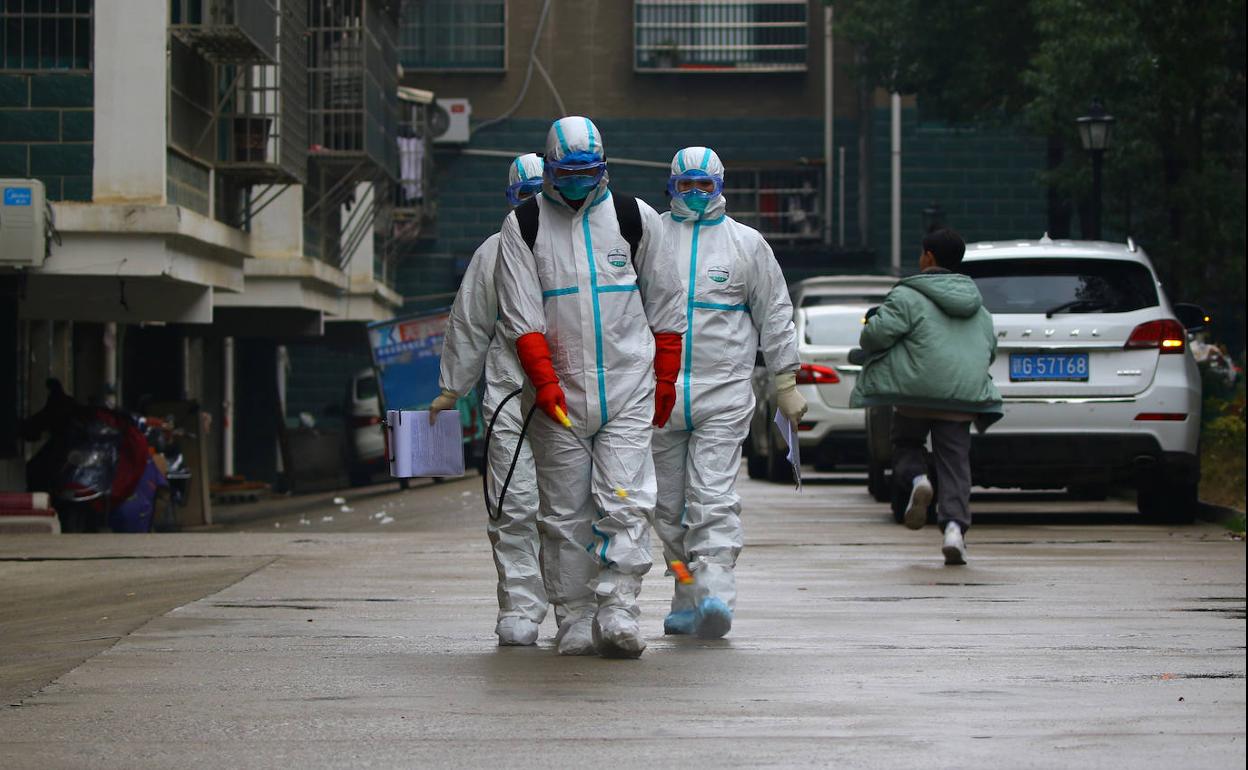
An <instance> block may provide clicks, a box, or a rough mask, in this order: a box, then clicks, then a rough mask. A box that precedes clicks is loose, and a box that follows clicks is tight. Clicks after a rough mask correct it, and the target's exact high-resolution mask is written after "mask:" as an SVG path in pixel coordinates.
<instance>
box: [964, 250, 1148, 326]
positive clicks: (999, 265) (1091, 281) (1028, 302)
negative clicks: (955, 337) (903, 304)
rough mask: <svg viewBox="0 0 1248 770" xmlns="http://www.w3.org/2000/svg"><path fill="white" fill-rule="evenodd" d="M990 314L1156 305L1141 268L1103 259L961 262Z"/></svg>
mask: <svg viewBox="0 0 1248 770" xmlns="http://www.w3.org/2000/svg"><path fill="white" fill-rule="evenodd" d="M960 271H961V272H963V273H965V274H967V275H969V276H971V277H972V278H974V279H975V284H976V285H977V286H978V287H979V291H980V294H982V295H983V296H984V306H985V307H987V308H988V310H989V311H990V312H993V313H1045V312H1049V311H1054V310H1058V309H1061V310H1069V311H1070V312H1076V313H1128V312H1130V311H1132V310H1140V309H1142V308H1146V307H1155V306H1156V305H1157V304H1158V298H1157V287H1156V285H1155V284H1154V282H1153V276H1152V273H1150V272H1149V270H1148V268H1146V267H1145V266H1144V265H1141V264H1138V263H1136V262H1123V261H1118V260H1108V259H994V260H984V261H972V262H963V263H962V266H961V268H960Z"/></svg>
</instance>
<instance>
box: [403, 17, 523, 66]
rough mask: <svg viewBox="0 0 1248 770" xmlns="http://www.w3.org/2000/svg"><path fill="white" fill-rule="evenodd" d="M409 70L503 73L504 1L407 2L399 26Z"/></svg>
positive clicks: (504, 55) (404, 60)
mask: <svg viewBox="0 0 1248 770" xmlns="http://www.w3.org/2000/svg"><path fill="white" fill-rule="evenodd" d="M399 58H400V60H401V62H402V63H403V66H404V67H406V68H407V69H415V70H421V69H425V70H430V69H434V70H471V71H474V72H479V71H482V70H486V71H490V70H493V71H501V70H504V69H506V68H507V5H506V3H505V2H504V0H407V1H406V2H404V3H403V16H402V20H401V21H400V27H399Z"/></svg>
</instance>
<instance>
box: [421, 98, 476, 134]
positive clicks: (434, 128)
mask: <svg viewBox="0 0 1248 770" xmlns="http://www.w3.org/2000/svg"><path fill="white" fill-rule="evenodd" d="M434 104H435V108H434V110H433V111H432V112H431V113H430V115H429V133H430V135H431V136H433V141H434V142H435V143H437V144H467V143H468V137H469V132H468V118H470V117H472V104H471V103H470V102H469V101H468V100H467V99H436V100H435V101H434Z"/></svg>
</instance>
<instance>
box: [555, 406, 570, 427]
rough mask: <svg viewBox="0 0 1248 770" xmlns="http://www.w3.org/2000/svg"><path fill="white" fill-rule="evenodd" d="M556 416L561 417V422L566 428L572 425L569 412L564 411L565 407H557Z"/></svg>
mask: <svg viewBox="0 0 1248 770" xmlns="http://www.w3.org/2000/svg"><path fill="white" fill-rule="evenodd" d="M555 416H556V417H558V418H559V422H561V423H562V424H563V427H565V428H571V427H572V421H571V420H570V419H568V415H567V413H566V412H564V411H563V409H561V408H559V407H558V406H556V407H555Z"/></svg>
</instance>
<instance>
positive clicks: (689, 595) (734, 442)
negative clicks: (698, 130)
mask: <svg viewBox="0 0 1248 770" xmlns="http://www.w3.org/2000/svg"><path fill="white" fill-rule="evenodd" d="M723 185H724V167H723V164H722V163H720V160H719V157H718V156H717V155H716V154H715V153H714V152H713V151H712V150H710V149H709V148H706V147H688V148H686V149H683V150H681V151H680V152H678V153H676V157H675V158H674V159H673V160H672V173H671V178H670V179H669V182H668V193H669V194H670V195H671V211H670V212H667V213H664V214H663V216H662V220H663V229H664V231H665V234H666V237H665V239H664V243H665V244H666V246H665V248H666V251H667V253H666V254H665V255H664V260H665V264H666V265H667V266H668V269H669V270H672V271H674V272H676V273H678V274H679V276H680V280H681V281H682V282H683V284H684V286H683V289H684V292H683V293H684V298H683V299H684V301H683V303H682V304H683V305H684V307H683V310H684V312H685V317H686V320H687V323H688V327H689V330H688V332H687V333H686V335H685V345H684V356H683V361H682V364H681V368H680V376H679V379H678V380H677V383H676V392H677V403H676V408H675V409H674V410H673V412H672V419H671V420H670V421H669V422H668V423H667V425H666V426H665V427H664V428H663V429H661V430H656V431H655V434H654V444H653V449H654V466H655V472H656V474H657V476H658V503H657V505H656V508H655V529H656V530H657V531H658V533H659V537H660V539H661V540H662V541H663V550H664V555H665V556H666V557H667V561H668V563H669V564H670V563H671V562H672V561H683V562H685V563H686V565H687V566H688V568H689V572H690V573H691V575H692V577H693V582H692V583H681V582H680V581H676V583H675V591H676V593H675V596H674V597H673V599H672V609H671V612H670V613H669V614H668V616H667V618H666V619H665V620H664V622H663V630H664V632H665V633H668V634H697V635H698V636H701V637H703V638H711V639H717V638H719V637H721V636H723V635H724V634H726V633H727V632H728V630H729V629H730V628H731V626H732V613H733V609H734V608H735V605H736V598H737V589H736V579H735V577H734V574H733V570H734V567H735V565H736V561H737V555H738V554H739V553H740V552H741V546H742V528H741V515H740V514H741V500H740V498H739V497H738V496H737V493H736V489H735V486H736V477H737V469H738V466H739V464H740V460H741V444H742V442H743V441H744V440H745V438H746V434H747V433H748V432H749V427H750V416H751V414H753V411H754V392H753V388H752V387H751V383H750V378H751V373H752V371H753V368H754V361H755V354H756V351H757V350H758V349H759V348H760V347H761V348H762V351H763V358H764V360H765V361H766V364H767V369H768V372H769V373H770V374H771V376H772V377H773V379H774V382H775V387H776V398H777V401H778V405H779V408H780V411H781V412H782V413H783V414H784V416H785V417H787V418H788V419H789V420H790V421H791V422H792V423H793V424H794V425H796V424H797V423H798V422H799V421H800V420H801V419H802V415H803V414H805V412H806V401H805V399H804V398H802V396H801V394H800V393H798V392H797V385H796V380H795V375H794V373H795V372H796V371H797V369H798V358H797V338H796V336H795V333H794V329H793V305H792V303H791V302H790V300H789V291H788V286H787V285H786V284H785V282H784V276H783V274H781V272H780V266H779V265H778V264H777V263H776V258H775V256H774V255H773V254H772V252H771V247H769V246H768V245H767V241H765V240H764V239H763V237H762V236H761V235H760V234H759V233H758V231H756V230H754V229H753V228H751V227H747V226H746V225H743V224H741V223H740V222H737V221H735V220H733V219H732V218H731V217H729V216H728V215H727V214H725V213H724V211H725V204H724V197H723V194H722V190H723ZM768 422H770V420H769V421H768Z"/></svg>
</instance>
